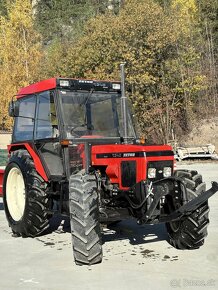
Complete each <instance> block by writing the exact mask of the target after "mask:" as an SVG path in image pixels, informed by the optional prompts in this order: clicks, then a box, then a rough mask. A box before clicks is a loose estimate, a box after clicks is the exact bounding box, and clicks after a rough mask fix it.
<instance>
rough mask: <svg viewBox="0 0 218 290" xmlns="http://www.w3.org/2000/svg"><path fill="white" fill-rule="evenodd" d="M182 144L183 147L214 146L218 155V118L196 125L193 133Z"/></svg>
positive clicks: (205, 120)
mask: <svg viewBox="0 0 218 290" xmlns="http://www.w3.org/2000/svg"><path fill="white" fill-rule="evenodd" d="M180 143H181V144H183V145H206V144H213V145H215V147H216V152H217V153H218V117H217V118H213V119H204V120H202V121H201V122H199V123H196V124H195V125H194V126H193V129H192V131H191V132H190V133H189V134H188V135H187V136H186V137H185V138H184V140H182V141H180Z"/></svg>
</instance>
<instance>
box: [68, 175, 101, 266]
mask: <svg viewBox="0 0 218 290" xmlns="http://www.w3.org/2000/svg"><path fill="white" fill-rule="evenodd" d="M69 187H70V190H69V192H70V201H69V202H70V204H69V207H70V220H71V233H72V243H73V253H74V259H75V262H76V264H77V265H84V264H85V265H92V264H96V263H100V262H101V261H102V243H101V227H100V221H99V208H98V193H97V182H96V177H95V175H91V174H90V175H87V174H85V171H84V170H82V171H80V172H79V173H77V174H75V175H72V176H71V177H70V184H69Z"/></svg>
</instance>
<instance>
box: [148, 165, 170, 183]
mask: <svg viewBox="0 0 218 290" xmlns="http://www.w3.org/2000/svg"><path fill="white" fill-rule="evenodd" d="M164 167H171V168H172V172H173V161H172V160H164V161H149V162H148V168H156V177H155V178H150V180H151V181H154V180H159V179H162V178H164V176H163V169H164ZM148 168H147V178H148Z"/></svg>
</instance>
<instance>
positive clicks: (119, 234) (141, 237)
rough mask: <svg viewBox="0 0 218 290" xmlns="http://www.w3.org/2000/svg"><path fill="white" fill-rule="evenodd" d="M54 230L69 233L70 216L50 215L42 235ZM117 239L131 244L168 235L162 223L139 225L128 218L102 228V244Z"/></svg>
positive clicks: (164, 237) (142, 242) (161, 239)
mask: <svg viewBox="0 0 218 290" xmlns="http://www.w3.org/2000/svg"><path fill="white" fill-rule="evenodd" d="M54 231H62V232H67V233H70V232H71V229H70V218H69V217H65V216H64V217H63V216H59V215H55V216H54V217H52V218H51V220H50V227H49V229H47V230H46V232H44V234H43V235H47V234H50V233H52V232H54ZM117 240H129V242H130V244H131V245H138V244H145V243H153V242H158V241H163V240H168V235H167V231H166V229H165V226H164V224H154V225H141V226H139V225H137V223H136V221H135V220H131V219H130V220H125V221H121V222H119V223H117V224H115V225H108V226H107V227H104V228H103V231H102V242H103V244H104V243H108V242H111V241H117Z"/></svg>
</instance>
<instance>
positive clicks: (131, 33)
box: [0, 0, 218, 143]
mask: <svg viewBox="0 0 218 290" xmlns="http://www.w3.org/2000/svg"><path fill="white" fill-rule="evenodd" d="M217 59H218V1H214V0H102V1H100V0H32V1H30V0H0V84H1V85H0V103H1V111H0V130H10V128H11V124H12V123H11V122H12V121H11V119H10V118H9V117H8V102H9V101H10V100H11V99H12V97H13V96H14V95H15V94H16V93H17V91H18V89H19V88H20V87H23V86H26V85H29V84H31V83H33V82H36V81H39V80H42V79H45V78H50V77H54V76H63V77H72V78H89V79H90V78H91V79H92V78H94V79H104V80H105V79H109V80H114V79H115V80H119V79H120V72H119V64H120V63H121V62H126V80H127V84H126V87H127V91H128V97H129V98H130V99H131V101H132V103H133V108H134V112H135V115H136V118H137V120H138V123H139V125H140V131H141V134H143V135H144V136H145V137H146V139H147V140H148V141H149V142H159V143H160V142H164V143H169V142H170V141H171V140H172V139H174V138H175V137H176V138H177V139H178V141H180V142H182V140H183V139H185V137H186V136H187V135H188V133H189V132H190V131H191V130H192V129H193V126H194V124H197V123H199V122H201V121H202V120H208V119H211V118H214V119H215V120H216V118H217V112H218V99H217V95H218V83H217V71H218V70H217V68H218V62H217ZM217 128H218V123H217Z"/></svg>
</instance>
